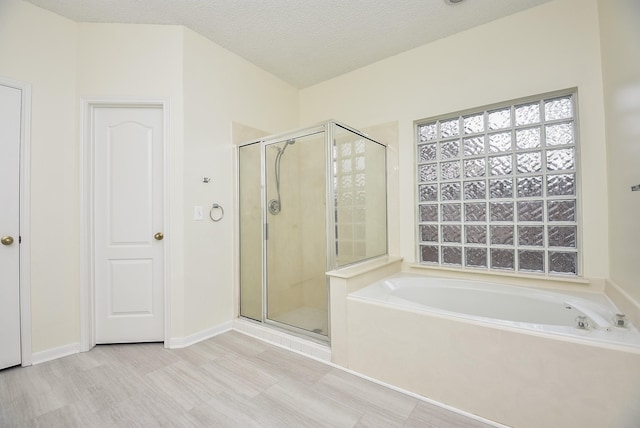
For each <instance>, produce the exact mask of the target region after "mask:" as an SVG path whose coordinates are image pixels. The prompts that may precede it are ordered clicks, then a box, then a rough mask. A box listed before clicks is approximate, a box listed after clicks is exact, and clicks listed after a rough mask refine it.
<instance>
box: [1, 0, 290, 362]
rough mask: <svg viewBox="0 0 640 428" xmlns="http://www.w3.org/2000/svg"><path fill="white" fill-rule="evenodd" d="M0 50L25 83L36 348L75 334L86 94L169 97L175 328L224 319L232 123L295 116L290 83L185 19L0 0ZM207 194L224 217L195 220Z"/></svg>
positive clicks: (201, 327)
mask: <svg viewBox="0 0 640 428" xmlns="http://www.w3.org/2000/svg"><path fill="white" fill-rule="evenodd" d="M0 58H2V59H3V60H2V61H0V76H2V77H6V78H10V79H14V80H19V81H23V82H25V83H30V84H31V85H32V101H33V103H32V133H31V157H32V160H31V222H30V223H31V224H30V226H31V292H32V293H31V294H32V296H31V303H32V307H31V311H32V313H31V315H32V327H33V338H32V349H33V352H34V353H38V352H41V351H47V350H51V349H54V348H58V347H65V349H72V348H69V346H71V347H73V346H77V344H78V342H79V341H80V337H79V336H80V317H79V306H80V304H79V300H80V286H81V279H80V259H81V258H80V250H79V247H80V224H81V221H80V218H79V217H80V214H79V213H80V193H79V192H80V178H79V165H80V158H79V153H80V151H79V150H80V138H79V135H80V127H81V114H80V100H81V99H83V98H100V99H118V100H148V99H154V100H164V101H167V104H168V108H169V124H168V125H169V141H168V157H169V172H168V174H169V179H168V187H169V214H170V228H169V231H168V233H167V234H166V235H167V241H166V242H167V243H168V244H169V245H170V256H171V264H170V266H169V272H170V286H171V327H172V330H171V338H172V339H181V338H185V337H188V336H190V335H192V334H195V333H199V332H202V331H206V330H207V329H211V328H214V327H216V326H217V325H220V324H222V323H224V322H228V321H230V320H231V318H232V316H233V300H232V293H233V287H232V284H233V275H234V273H233V245H232V236H233V219H234V216H235V213H234V209H233V185H232V183H233V180H232V141H231V128H232V126H231V124H232V121H234V120H236V121H240V122H244V123H251V124H253V125H255V126H257V127H260V128H263V129H267V130H269V131H270V132H280V131H284V130H286V129H290V128H292V127H295V126H296V125H297V123H298V99H297V90H296V89H295V88H293V87H291V86H289V85H287V84H286V83H284V82H282V81H280V80H278V79H276V78H275V77H273V76H271V75H270V74H268V73H266V72H264V71H263V70H261V69H259V68H257V67H255V66H254V65H252V64H250V63H248V62H246V61H244V60H242V59H240V58H239V57H238V56H236V55H234V54H231V53H230V52H228V51H225V50H224V49H222V48H220V47H218V46H217V45H215V44H213V43H212V42H210V41H207V40H205V39H203V38H202V37H200V36H198V35H196V34H194V33H193V32H191V31H190V30H187V29H185V28H183V27H179V26H155V25H122V24H77V23H74V22H72V21H70V20H67V19H65V18H61V17H60V16H58V15H56V14H54V13H51V12H48V11H45V10H43V9H40V8H38V7H35V6H33V5H31V4H29V3H25V2H21V1H17V0H5V1H2V2H1V3H0ZM203 176H209V177H211V178H212V182H211V183H210V184H209V185H204V184H203V183H202V177H203ZM213 202H217V203H220V204H221V205H223V206H224V208H225V219H224V220H223V221H222V222H220V223H215V224H214V223H213V222H211V221H209V220H205V221H202V222H194V221H193V219H192V212H193V211H192V210H193V205H202V206H204V208H205V213H207V214H208V208H209V207H210V206H211V204H212V203H213Z"/></svg>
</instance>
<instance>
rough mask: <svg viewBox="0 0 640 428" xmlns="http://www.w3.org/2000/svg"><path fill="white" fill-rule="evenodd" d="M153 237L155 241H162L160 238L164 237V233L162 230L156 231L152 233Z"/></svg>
mask: <svg viewBox="0 0 640 428" xmlns="http://www.w3.org/2000/svg"><path fill="white" fill-rule="evenodd" d="M153 237H154V238H155V239H156V241H162V239H163V238H164V234H163V233H162V232H158V233H156V234H155V235H153Z"/></svg>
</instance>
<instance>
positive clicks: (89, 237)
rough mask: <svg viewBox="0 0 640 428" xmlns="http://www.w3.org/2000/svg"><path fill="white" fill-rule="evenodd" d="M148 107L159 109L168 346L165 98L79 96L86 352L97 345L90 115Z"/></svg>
mask: <svg viewBox="0 0 640 428" xmlns="http://www.w3.org/2000/svg"><path fill="white" fill-rule="evenodd" d="M135 107H143V108H144V107H149V108H160V109H162V120H163V140H162V152H163V155H162V157H163V170H164V172H163V178H164V180H163V198H164V201H163V223H164V225H163V230H164V231H165V238H164V241H165V244H164V247H163V276H164V278H163V280H164V282H163V286H164V347H165V348H168V347H169V341H170V337H171V317H170V315H171V306H170V303H171V293H170V290H171V287H170V282H169V279H170V274H169V266H170V258H169V256H170V251H169V249H170V247H171V245H170V243H171V234H169V233H166V231H168V230H170V229H169V212H170V211H169V158H168V150H167V147H169V144H168V141H169V102H168V101H167V100H127V99H105V98H82V99H81V112H80V115H81V119H80V124H81V130H80V133H81V134H80V254H81V256H80V257H81V260H80V275H81V286H80V351H81V352H86V351H89V350H91V348H93V347H94V346H96V330H95V326H96V322H95V281H94V275H95V266H94V255H95V254H94V236H93V234H94V228H95V225H94V220H93V218H94V209H93V207H94V204H93V202H94V199H93V198H94V194H93V190H94V179H93V177H94V164H93V153H94V151H93V140H92V138H91V134H92V131H93V114H94V110H95V109H96V108H135Z"/></svg>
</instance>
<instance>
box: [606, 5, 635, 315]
mask: <svg viewBox="0 0 640 428" xmlns="http://www.w3.org/2000/svg"><path fill="white" fill-rule="evenodd" d="M598 6H599V11H600V30H601V34H600V38H601V48H602V70H603V80H604V102H605V113H606V121H607V135H606V137H607V163H608V166H609V176H608V181H609V189H608V192H609V193H608V194H609V217H610V221H609V224H610V231H609V233H610V236H609V245H610V252H609V263H610V265H611V268H610V278H611V280H612V281H613V282H615V283H616V284H617V285H619V286H620V287H622V288H623V289H624V290H625V291H626V292H627V293H628V294H630V295H631V296H632V297H633V298H634V299H635V300H636V301H637V302H640V264H639V263H638V260H640V222H639V221H638V219H639V218H640V192H634V193H632V192H631V186H632V185H636V184H640V56H639V55H638V46H640V2H638V1H637V0H600V1H599V2H598Z"/></svg>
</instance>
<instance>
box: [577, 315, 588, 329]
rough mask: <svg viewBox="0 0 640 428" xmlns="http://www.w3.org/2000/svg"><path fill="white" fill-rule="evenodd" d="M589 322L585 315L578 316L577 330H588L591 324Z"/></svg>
mask: <svg viewBox="0 0 640 428" xmlns="http://www.w3.org/2000/svg"><path fill="white" fill-rule="evenodd" d="M587 320H588V318H587V317H585V316H584V315H578V316H577V317H576V328H579V329H581V330H586V329H587V327H589V322H588V321H587Z"/></svg>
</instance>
